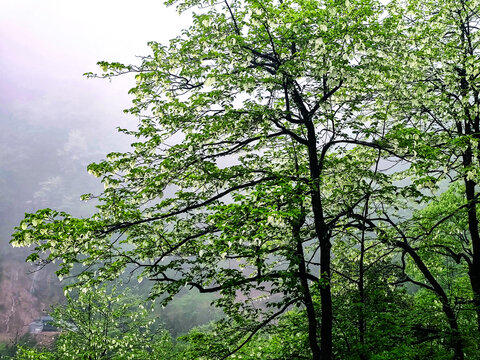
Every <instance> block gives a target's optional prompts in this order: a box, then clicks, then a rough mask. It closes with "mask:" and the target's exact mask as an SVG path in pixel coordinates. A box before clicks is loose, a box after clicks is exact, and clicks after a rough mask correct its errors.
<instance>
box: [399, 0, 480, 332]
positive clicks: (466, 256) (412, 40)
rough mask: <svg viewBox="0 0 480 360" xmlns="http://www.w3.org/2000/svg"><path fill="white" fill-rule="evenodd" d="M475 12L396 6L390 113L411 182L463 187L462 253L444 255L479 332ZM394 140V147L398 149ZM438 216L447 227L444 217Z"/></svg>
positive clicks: (461, 5)
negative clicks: (395, 76)
mask: <svg viewBox="0 0 480 360" xmlns="http://www.w3.org/2000/svg"><path fill="white" fill-rule="evenodd" d="M479 10H480V7H479V3H478V1H476V0H460V1H450V0H442V1H422V2H420V1H415V0H413V1H406V2H399V13H402V14H403V15H402V16H403V19H404V26H403V29H404V33H405V35H406V39H408V40H407V43H408V45H407V48H406V50H407V51H405V56H404V57H403V61H404V63H405V64H408V65H407V67H403V69H404V71H403V74H404V77H403V79H402V86H400V87H399V89H401V90H399V92H397V98H396V101H395V107H396V108H397V109H398V110H399V111H398V113H397V114H399V116H398V119H399V123H400V124H401V125H400V127H401V128H402V131H403V129H405V128H410V129H415V130H414V133H412V134H411V135H412V136H411V137H410V140H409V144H408V146H409V147H410V148H411V150H414V151H415V155H417V157H416V158H415V159H412V164H411V169H410V170H411V176H410V178H411V180H412V181H413V182H414V183H416V184H417V185H418V186H419V187H424V188H427V189H428V188H435V187H436V186H437V185H438V184H439V181H450V182H459V181H460V182H463V183H464V186H463V189H464V195H465V198H466V202H465V204H459V206H458V208H457V211H458V212H459V213H464V210H465V209H466V213H464V214H465V216H466V219H467V220H468V236H467V238H466V240H467V242H468V246H466V247H465V251H463V250H462V251H460V252H459V251H458V246H457V247H451V248H450V249H447V251H448V252H449V253H450V254H451V255H452V256H453V258H460V259H461V261H465V262H466V263H467V264H468V268H469V277H470V283H471V287H472V290H473V298H472V301H473V302H474V304H475V307H476V309H477V322H478V330H479V331H480V231H479V226H478V214H477V213H478V209H477V208H478V196H479V193H478V186H477V184H478V174H479V173H480V172H479V169H478V154H479V150H480V147H479V136H480V135H479V134H480V97H479V88H478V80H479V75H480V67H479V61H478V57H479V47H480V38H479V32H478V25H479V21H480V18H479ZM400 68H402V66H401V65H400V64H399V69H400ZM397 105H398V107H397ZM403 138H404V136H403ZM398 139H399V138H397V145H398V144H399V142H403V144H404V145H405V141H404V140H403V141H402V140H398ZM400 146H402V145H401V144H400ZM445 216H446V218H445V220H447V219H448V218H449V217H451V214H445ZM437 220H438V221H440V220H441V219H440V218H438V219H437ZM427 232H428V231H427ZM443 246H445V244H443ZM455 248H457V249H455Z"/></svg>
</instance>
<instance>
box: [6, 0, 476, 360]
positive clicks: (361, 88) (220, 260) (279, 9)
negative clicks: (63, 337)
mask: <svg viewBox="0 0 480 360" xmlns="http://www.w3.org/2000/svg"><path fill="white" fill-rule="evenodd" d="M169 4H170V5H177V6H178V8H179V9H180V10H181V11H182V10H185V9H190V8H194V9H196V10H195V11H197V12H196V13H194V15H193V23H192V25H191V27H190V28H188V29H186V30H184V31H183V32H182V34H181V35H180V36H179V37H177V38H175V39H172V40H171V41H170V43H169V44H159V43H156V42H151V43H149V46H150V49H151V53H150V55H147V56H144V57H143V58H142V60H141V62H140V64H136V65H124V64H120V63H115V62H113V63H112V62H99V65H100V66H101V68H102V69H103V74H100V75H96V74H93V73H88V74H87V75H88V76H90V77H104V78H111V77H115V76H122V75H125V74H130V73H133V74H134V75H135V79H136V85H135V87H133V88H132V89H131V90H130V93H131V94H132V96H133V98H134V99H133V105H132V107H131V108H130V109H128V110H126V111H127V112H128V113H130V114H133V115H135V116H137V117H138V119H139V125H138V127H137V128H136V129H133V130H132V129H120V131H122V132H124V133H126V134H128V135H131V136H132V137H134V138H135V140H134V142H133V143H132V150H131V151H130V152H126V153H111V154H109V155H107V157H106V159H105V160H102V161H100V162H98V163H93V164H91V165H89V166H88V171H89V172H90V173H91V174H93V175H95V176H97V177H99V178H100V179H101V181H102V183H103V184H104V186H105V190H104V192H103V193H102V194H100V195H98V196H96V195H92V194H86V195H83V197H82V198H83V199H84V200H90V199H97V200H98V205H97V212H96V213H94V214H92V216H91V217H88V218H75V217H73V216H71V215H69V214H67V213H64V212H59V211H56V210H52V209H42V210H39V211H37V212H36V213H34V214H26V216H25V219H24V220H23V221H22V223H21V224H20V225H19V227H18V228H17V231H16V233H15V234H14V235H13V240H12V244H13V245H15V246H30V245H34V246H35V249H34V251H33V253H32V254H31V255H30V256H29V258H28V260H30V261H38V262H41V263H42V262H43V263H48V262H52V261H55V260H60V263H59V269H58V271H57V274H58V276H59V277H60V278H64V277H69V278H72V277H74V283H73V284H72V285H69V286H68V287H70V288H71V287H85V288H86V287H91V286H98V285H99V284H101V283H102V282H105V281H109V280H114V279H116V278H118V277H119V276H121V275H122V274H123V273H130V274H133V275H134V276H136V277H137V279H138V281H139V282H141V281H142V280H143V279H148V280H150V281H152V286H151V289H150V298H151V299H155V298H158V299H160V300H161V302H162V303H163V304H167V303H168V302H169V301H171V300H172V299H174V297H175V295H176V294H177V293H178V292H179V291H181V290H182V289H183V288H184V287H188V288H196V289H197V290H199V291H200V293H218V294H219V297H218V298H216V300H214V302H215V304H216V305H217V306H219V307H221V308H222V310H223V312H224V314H225V318H224V319H223V320H221V321H219V322H218V323H217V325H216V326H218V327H219V329H221V334H220V332H219V331H212V332H208V331H207V332H205V333H202V334H203V335H202V337H201V338H202V339H206V337H210V336H213V339H215V338H218V337H220V338H221V339H222V342H221V343H218V344H216V346H213V344H215V343H214V342H215V340H213V341H214V342H213V343H212V346H211V347H210V348H208V349H207V353H208V354H207V355H206V354H205V353H202V354H203V355H202V356H207V358H212V359H217V358H218V359H224V358H227V357H234V356H237V355H238V356H246V357H245V358H248V356H247V355H248V351H249V350H248V349H250V348H249V346H250V345H249V344H250V343H255V342H259V343H262V342H263V341H267V342H268V340H267V339H271V337H272V336H273V338H274V337H275V336H278V333H281V332H282V331H285V329H298V333H299V334H301V335H300V336H299V337H300V338H302V339H304V341H305V342H306V343H308V347H309V352H308V354H306V353H305V349H302V350H301V351H300V350H299V349H298V347H295V346H294V347H293V350H292V349H288V348H287V347H285V348H283V350H281V351H282V352H283V353H284V354H288V355H285V357H282V358H294V357H295V356H297V357H298V358H305V357H307V358H310V357H311V358H313V359H333V358H345V359H346V358H350V357H349V356H351V358H354V356H358V357H359V358H360V359H362V360H363V359H368V358H372V354H374V353H375V354H377V355H378V357H376V358H378V359H380V358H382V359H386V358H399V357H398V356H403V357H404V358H414V356H416V355H415V351H417V353H416V354H419V353H421V352H423V354H424V355H425V354H427V353H428V351H430V350H431V348H430V350H429V349H427V347H426V345H425V343H426V342H427V341H429V340H431V341H437V343H436V344H437V345H438V346H437V347H438V348H441V349H442V351H444V352H442V354H443V355H442V356H450V355H445V354H450V353H451V356H452V357H453V358H454V359H463V358H464V357H465V354H474V353H475V349H476V348H477V347H478V345H472V344H474V343H475V340H472V339H477V340H478V338H479V336H480V334H479V331H480V327H478V328H477V330H476V331H475V333H474V335H469V336H470V337H469V336H467V335H466V334H467V333H468V331H469V329H471V326H472V325H471V321H470V320H469V319H471V316H470V318H468V317H463V315H462V316H461V315H460V313H459V312H458V311H460V310H459V308H458V304H457V301H459V299H462V301H465V302H468V303H469V304H471V306H470V307H465V308H462V310H464V311H466V313H468V314H472V313H474V314H475V317H476V318H477V319H478V324H480V300H479V299H480V247H479V246H480V235H479V231H478V218H477V209H476V208H477V205H476V203H477V198H478V196H477V191H478V190H477V188H476V184H477V174H478V173H480V172H478V171H477V167H478V164H477V162H478V159H477V152H478V151H479V149H480V148H479V141H478V136H479V134H480V128H479V127H480V120H479V119H480V109H479V98H478V90H477V78H478V75H479V73H480V72H479V71H478V69H477V68H478V62H477V61H476V60H477V58H478V49H477V45H478V35H477V23H478V11H479V3H478V1H474V0H470V1H467V0H462V1H460V2H458V1H457V2H452V1H446V0H445V1H432V2H416V1H413V0H412V1H398V2H396V1H392V2H390V3H388V4H387V5H382V4H381V3H380V2H377V1H369V0H352V1H349V0H307V1H303V0H297V1H274V0H271V1H269V0H265V1H264V0H262V1H257V0H255V1H253V0H252V1H231V2H229V1H223V2H218V3H217V2H209V1H170V2H169ZM447 180H449V181H450V182H448V181H447ZM446 187H450V189H449V190H447V191H445V188H446ZM452 189H456V190H455V191H456V192H457V193H458V192H459V191H460V192H461V193H462V196H463V197H460V198H459V197H456V198H454V199H452V198H449V197H448V194H451V191H454V190H452ZM459 189H461V190H459ZM442 193H443V194H442ZM439 199H441V200H440V202H438V201H439ZM435 204H437V205H435ZM442 232H447V233H448V234H450V235H451V236H448V237H444V236H441V235H437V234H441V233H442ZM440 238H441V239H440ZM452 261H454V262H455V263H456V264H457V265H458V266H457V265H455V266H453V267H451V265H452ZM445 262H447V263H448V264H450V265H448V266H447V265H446V264H445ZM448 269H450V270H448ZM445 271H451V272H453V273H450V274H448V275H446V274H445ZM466 279H468V281H467V280H466ZM453 283H455V284H456V285H452V284H453ZM405 284H410V285H409V286H410V288H408V287H405ZM407 290H408V291H407ZM413 293H415V297H414V299H413V295H412V294H413ZM387 299H389V300H387ZM425 299H427V300H425ZM414 301H417V302H421V301H427V302H428V301H429V302H430V303H435V302H437V303H438V304H440V305H435V308H436V309H437V310H438V311H437V313H436V314H437V315H438V316H439V317H440V318H441V319H442V320H439V321H436V322H435V321H434V322H433V323H432V322H431V321H430V320H431V318H430V319H427V320H425V319H422V318H421V316H420V315H421V311H419V309H421V308H422V306H424V305H422V304H415V303H414ZM389 304H390V305H389ZM391 304H394V305H391ZM292 309H294V310H292ZM334 309H335V310H334ZM412 309H413V311H412ZM292 311H294V313H292ZM409 311H410V312H411V313H414V314H416V315H418V316H417V318H416V319H414V318H408V319H407V318H406V314H407V313H408V312H409ZM437 315H436V316H437ZM295 317H299V318H301V320H299V321H298V322H297V323H295V320H293V322H292V321H291V319H295ZM402 317H403V318H402ZM417 321H418V322H417ZM402 326H407V328H408V329H407V330H408V331H406V332H405V331H404V330H402ZM384 330H386V331H387V332H389V335H388V334H383V331H384ZM288 331H290V330H288ZM291 331H297V330H291ZM269 334H270V335H269ZM275 334H277V335H275ZM348 334H350V335H348ZM382 334H383V335H382ZM205 336H206V337H205ZM268 336H270V337H268ZM290 336H293V334H290ZM379 337H380V338H381V340H379V339H378V338H379ZM396 337H404V338H405V343H401V344H399V343H398V341H396V340H395V339H396ZM190 339H191V340H192V339H193V340H192V341H193V343H195V341H196V340H195V339H198V337H195V336H194V335H192V336H191V337H190ZM352 339H353V340H352ZM294 341H296V340H292V343H293V342H294ZM343 342H345V344H344V343H343ZM352 342H353V343H352ZM206 343H210V342H208V341H206ZM287 343H288V342H287ZM342 344H343V345H342ZM441 344H443V345H441ZM342 348H344V349H347V350H341V349H342ZM408 348H411V349H414V350H411V351H410V350H409V351H407V350H406V349H408ZM246 349H247V350H246ZM392 349H393V350H392ZM195 351H201V350H199V349H196V350H194V353H195ZM202 351H203V350H202ZM278 351H280V350H278ZM297 351H299V352H297ZM432 351H433V350H432ZM439 351H440V350H439ZM273 353H275V351H273ZM196 354H197V355H196V356H198V354H199V353H198V352H197V353H196ZM242 354H243V355H242ZM295 354H296V355H295ZM382 354H383V355H382ZM388 354H390V355H388ZM399 354H402V355H399ZM437 354H438V352H437ZM262 356H263V357H262V358H265V359H267V358H269V357H268V356H267V355H262ZM382 356H383V357H382ZM388 356H391V357H388ZM425 356H430V355H425ZM432 356H433V355H432ZM192 357H193V355H192ZM358 357H355V358H358ZM257 358H258V357H257Z"/></svg>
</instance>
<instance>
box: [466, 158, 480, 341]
mask: <svg viewBox="0 0 480 360" xmlns="http://www.w3.org/2000/svg"><path fill="white" fill-rule="evenodd" d="M466 155H468V154H466ZM466 157H467V159H464V163H465V162H468V160H470V159H469V158H470V157H471V156H466ZM465 160H467V161H465ZM465 192H466V197H467V212H468V231H469V233H470V238H471V241H472V262H471V264H470V265H469V271H468V275H469V277H470V284H471V286H472V291H473V304H474V306H475V311H476V314H477V329H478V332H479V333H480V235H479V229H478V218H477V204H476V199H475V182H474V181H472V180H467V179H465Z"/></svg>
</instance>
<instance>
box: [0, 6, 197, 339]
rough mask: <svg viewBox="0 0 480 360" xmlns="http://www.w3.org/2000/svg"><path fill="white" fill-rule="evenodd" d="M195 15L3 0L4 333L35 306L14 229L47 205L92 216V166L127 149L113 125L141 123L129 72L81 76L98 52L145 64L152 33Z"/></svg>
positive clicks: (166, 33) (0, 286)
mask: <svg viewBox="0 0 480 360" xmlns="http://www.w3.org/2000/svg"><path fill="white" fill-rule="evenodd" d="M189 19H190V18H189V15H188V14H186V15H182V16H179V15H178V14H177V13H176V11H175V9H174V8H166V7H165V6H164V5H163V4H162V2H161V1H156V0H139V1H135V2H133V1H124V0H121V1H119V0H102V1H93V0H84V1H81V2H73V1H64V0H42V1H38V0H3V1H1V2H0V271H2V273H0V275H3V276H0V294H1V296H0V337H1V334H2V333H5V331H6V330H8V331H10V332H11V331H14V330H12V329H13V328H14V327H15V326H20V325H18V324H12V323H11V322H12V321H13V320H12V319H14V318H15V316H16V315H15V314H17V313H19V312H24V313H29V311H28V309H25V308H23V309H22V308H21V306H22V304H20V303H19V300H18V299H20V298H21V297H22V296H23V295H22V294H23V292H25V291H26V292H25V294H27V295H28V291H30V293H32V290H31V289H34V288H35V286H34V285H35V284H33V283H32V284H30V283H29V282H32V281H36V280H31V278H32V277H28V276H27V275H25V273H26V266H25V265H24V258H25V255H26V254H27V253H26V252H25V251H24V250H23V251H22V250H18V249H15V250H13V249H12V248H11V247H10V245H9V244H8V242H9V240H10V235H11V233H12V232H13V230H14V229H13V227H14V226H15V225H17V224H18V223H19V221H20V220H21V219H22V218H23V216H24V213H25V212H33V211H36V210H37V209H39V208H44V207H51V208H55V209H61V210H66V211H69V212H71V213H73V214H75V215H80V216H81V215H83V214H87V213H88V212H89V211H91V210H92V209H91V208H92V205H85V204H83V203H82V202H80V200H79V197H80V195H81V194H83V193H88V192H98V191H99V190H100V189H101V187H100V184H99V182H98V179H96V178H93V177H92V176H90V175H88V174H87V172H86V166H87V165H88V163H90V162H92V161H98V160H101V159H102V158H103V157H104V156H105V155H106V154H107V153H108V152H110V151H122V150H127V149H128V148H129V143H130V139H129V138H127V137H126V136H124V135H121V134H118V133H117V131H116V127H118V126H120V127H127V128H128V127H130V128H132V127H134V126H135V125H136V119H134V118H132V117H128V116H127V115H124V114H123V112H122V110H123V109H124V108H127V107H129V105H130V100H131V98H130V96H129V95H128V94H127V92H128V89H129V88H130V87H133V86H134V82H133V81H132V78H128V77H126V78H115V79H113V80H112V81H111V82H109V81H107V80H99V79H87V78H86V77H84V76H83V74H84V73H85V72H90V71H92V72H98V71H99V69H98V67H97V66H96V62H97V61H100V60H106V61H119V62H124V63H135V62H138V61H139V59H138V58H137V57H136V56H138V55H144V54H148V53H149V49H148V47H147V42H148V41H151V40H155V41H159V42H163V43H166V42H167V41H168V39H170V38H173V37H175V36H177V35H179V34H180V31H181V29H182V28H184V27H186V26H188V23H189V21H190V20H189ZM2 266H3V267H2ZM6 266H8V267H9V271H10V270H11V271H12V273H11V274H10V273H7V272H5V270H4V269H5V267H6ZM17 266H18V267H17ZM2 269H3V270H2ZM9 274H10V275H9ZM19 274H20V275H19ZM24 275H25V277H24ZM9 281H10V285H8V282H9ZM13 287H15V288H13ZM28 289H30V290H28ZM22 291H23V292H22ZM27 295H25V296H27ZM33 295H35V296H36V297H35V296H34V297H32V298H29V300H28V301H25V300H24V303H28V306H30V307H32V308H35V309H36V310H35V311H38V309H40V308H41V307H42V306H44V305H45V304H41V305H39V304H36V303H35V301H41V300H42V299H41V298H40V297H39V295H38V294H33ZM12 304H13V305H12ZM19 304H20V305H19ZM35 311H34V310H32V311H31V314H30V315H31V316H35V315H34V313H35ZM9 319H10V320H9ZM9 321H10V323H8V322H9ZM17 321H18V322H21V321H24V322H25V321H29V320H28V316H27V317H25V318H19V319H18V320H17ZM23 325H25V324H23ZM17 330H18V329H17Z"/></svg>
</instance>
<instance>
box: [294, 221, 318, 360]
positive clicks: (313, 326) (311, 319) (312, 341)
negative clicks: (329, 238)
mask: <svg viewBox="0 0 480 360" xmlns="http://www.w3.org/2000/svg"><path fill="white" fill-rule="evenodd" d="M300 226H301V225H300V224H294V226H293V236H294V238H295V241H296V243H297V248H296V251H295V255H296V256H295V257H296V259H295V261H298V272H299V277H300V286H301V288H302V294H303V303H304V304H305V308H306V310H307V319H308V343H309V345H310V350H312V355H313V360H320V359H322V355H321V351H320V347H319V346H318V342H317V314H316V312H315V307H314V304H313V301H312V295H311V293H310V288H309V286H308V278H307V269H306V266H305V257H304V253H303V245H302V239H301V238H300Z"/></svg>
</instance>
